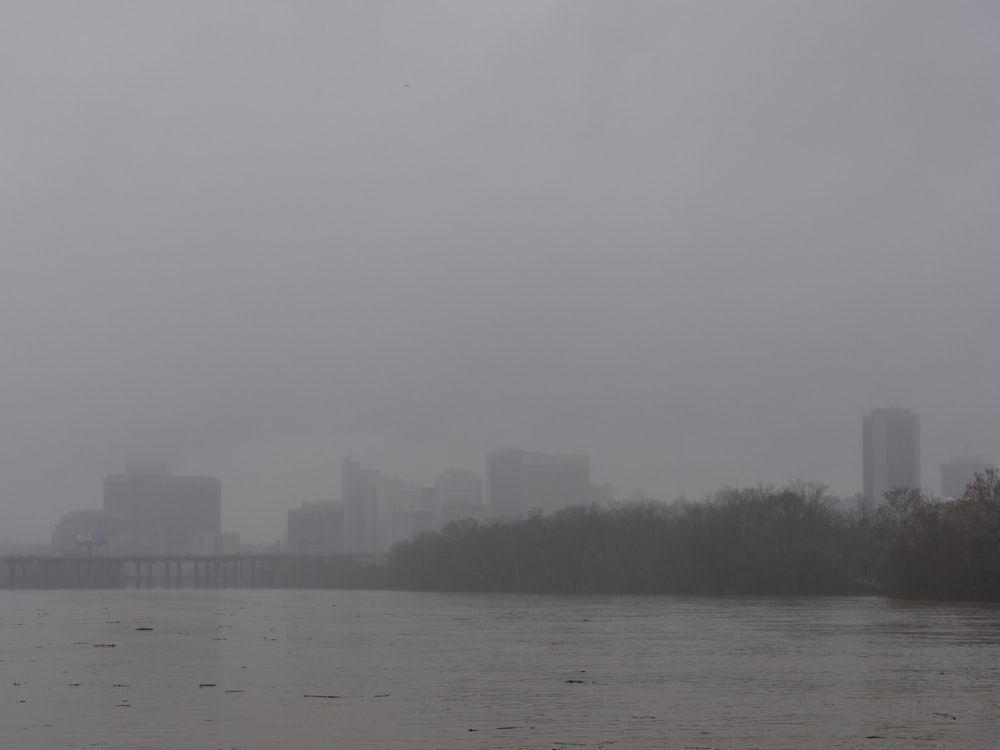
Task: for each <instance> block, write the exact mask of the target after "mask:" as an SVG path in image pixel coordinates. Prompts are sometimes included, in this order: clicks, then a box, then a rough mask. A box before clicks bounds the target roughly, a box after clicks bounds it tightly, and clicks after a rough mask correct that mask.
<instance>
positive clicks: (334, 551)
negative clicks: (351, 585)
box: [285, 501, 344, 555]
mask: <svg viewBox="0 0 1000 750" xmlns="http://www.w3.org/2000/svg"><path fill="white" fill-rule="evenodd" d="M285 549H286V551H288V552H290V553H292V554H296V555H339V554H341V553H342V552H343V551H344V506H343V505H342V504H341V503H339V502H335V501H327V502H322V503H303V504H302V507H301V508H290V509H289V511H288V527H287V530H286V534H285Z"/></svg>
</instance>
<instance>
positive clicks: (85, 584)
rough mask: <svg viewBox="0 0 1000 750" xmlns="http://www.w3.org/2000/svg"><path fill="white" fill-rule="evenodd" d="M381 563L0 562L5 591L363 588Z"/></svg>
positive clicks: (258, 559)
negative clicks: (129, 588) (7, 589)
mask: <svg viewBox="0 0 1000 750" xmlns="http://www.w3.org/2000/svg"><path fill="white" fill-rule="evenodd" d="M384 568H385V558H384V557H377V556H359V555H273V554H271V555H269V554H233V555H122V556H72V557H62V556H60V557H56V556H51V557H50V556H35V555H11V556H6V557H0V586H3V585H6V587H7V588H10V589H67V588H68V589H117V588H126V587H129V586H133V587H135V588H137V589H141V588H168V589H169V588H196V589H197V588H223V589H224V588H368V587H371V586H374V585H377V584H378V581H379V580H380V578H381V573H382V572H383V571H384Z"/></svg>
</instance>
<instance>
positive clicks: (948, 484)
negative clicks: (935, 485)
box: [941, 452, 996, 497]
mask: <svg viewBox="0 0 1000 750" xmlns="http://www.w3.org/2000/svg"><path fill="white" fill-rule="evenodd" d="M995 468H996V467H995V466H994V465H993V464H990V463H987V462H986V459H984V458H982V457H980V456H971V455H969V454H968V452H966V453H965V454H964V455H962V456H959V457H958V458H953V459H951V461H949V462H948V463H946V464H941V497H961V496H962V495H964V494H965V488H966V487H968V486H969V484H970V483H971V482H973V481H974V480H975V478H976V475H977V474H979V475H980V476H982V475H984V474H986V472H987V471H989V470H990V469H995Z"/></svg>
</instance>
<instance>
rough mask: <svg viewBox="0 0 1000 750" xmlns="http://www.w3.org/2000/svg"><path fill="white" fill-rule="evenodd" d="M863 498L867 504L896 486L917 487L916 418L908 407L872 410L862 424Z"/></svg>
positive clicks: (882, 498) (877, 502)
mask: <svg viewBox="0 0 1000 750" xmlns="http://www.w3.org/2000/svg"><path fill="white" fill-rule="evenodd" d="M862 427H863V429H862V452H863V474H864V477H863V478H864V499H865V504H866V505H867V506H868V507H876V506H878V505H880V504H881V503H883V502H884V501H885V493H886V492H888V491H889V490H892V489H896V488H904V487H909V488H916V489H919V488H920V417H919V416H918V415H917V414H914V413H913V412H912V411H910V410H909V409H874V410H872V411H871V412H869V413H868V414H867V415H865V417H864V420H863V425H862Z"/></svg>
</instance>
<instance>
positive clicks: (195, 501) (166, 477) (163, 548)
mask: <svg viewBox="0 0 1000 750" xmlns="http://www.w3.org/2000/svg"><path fill="white" fill-rule="evenodd" d="M130 468H132V473H129V472H126V473H125V474H112V475H111V476H108V477H106V478H105V480H104V506H103V510H104V511H105V512H107V513H111V514H114V515H116V516H117V517H119V518H120V519H121V533H122V535H123V536H124V537H125V538H127V539H128V540H129V541H130V542H131V544H132V545H133V546H138V547H140V548H141V549H142V550H144V551H146V552H148V553H151V554H185V553H186V552H187V550H188V549H189V548H190V546H191V544H192V543H193V542H192V539H193V537H194V535H196V534H203V533H209V534H219V533H221V521H222V484H221V482H219V480H218V479H215V478H213V477H175V476H171V475H170V473H169V470H168V469H164V468H163V467H162V466H157V467H156V469H155V470H142V469H139V468H136V467H130Z"/></svg>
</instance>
